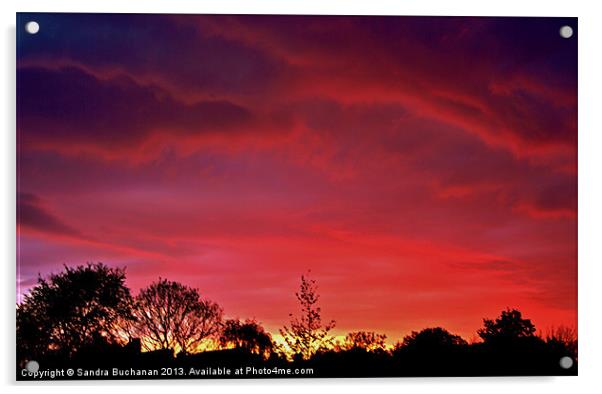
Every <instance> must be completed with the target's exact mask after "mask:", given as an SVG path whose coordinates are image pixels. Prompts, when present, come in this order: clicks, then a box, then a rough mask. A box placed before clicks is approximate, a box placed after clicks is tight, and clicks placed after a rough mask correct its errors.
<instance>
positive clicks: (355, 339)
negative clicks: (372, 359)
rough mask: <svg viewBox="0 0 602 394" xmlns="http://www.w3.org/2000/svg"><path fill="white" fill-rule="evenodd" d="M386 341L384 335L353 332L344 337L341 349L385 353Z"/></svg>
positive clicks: (370, 332) (371, 332)
mask: <svg viewBox="0 0 602 394" xmlns="http://www.w3.org/2000/svg"><path fill="white" fill-rule="evenodd" d="M386 339H387V336H386V335H385V334H378V333H375V332H373V331H354V332H350V333H349V334H347V335H346V336H345V340H344V342H343V349H345V350H353V349H362V350H365V351H367V352H378V351H385V350H386V344H385V340H386Z"/></svg>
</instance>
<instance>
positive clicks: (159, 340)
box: [134, 279, 223, 353]
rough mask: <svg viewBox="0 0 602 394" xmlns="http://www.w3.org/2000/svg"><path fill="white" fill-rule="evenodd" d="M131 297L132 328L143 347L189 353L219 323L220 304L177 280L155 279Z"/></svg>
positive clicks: (213, 332)
mask: <svg viewBox="0 0 602 394" xmlns="http://www.w3.org/2000/svg"><path fill="white" fill-rule="evenodd" d="M135 301H136V302H135V308H134V311H135V316H136V318H137V320H136V324H135V329H134V331H135V333H136V334H137V335H138V336H139V337H140V338H141V340H142V344H143V346H144V347H145V348H146V349H147V350H154V349H172V350H174V351H178V350H179V351H181V352H183V353H189V352H191V351H194V350H196V349H197V348H198V346H199V345H200V344H201V342H202V341H203V340H205V339H207V338H209V337H212V336H214V335H215V334H217V333H218V332H219V330H220V327H221V320H222V314H223V311H222V308H221V307H220V306H219V305H218V304H216V303H214V302H212V301H209V300H202V299H201V298H200V295H199V292H198V290H197V289H194V288H191V287H188V286H185V285H183V284H181V283H178V282H172V281H168V280H166V279H159V280H158V281H157V282H154V283H152V284H151V285H149V286H148V287H146V288H144V289H142V290H140V294H138V296H137V297H136V300H135Z"/></svg>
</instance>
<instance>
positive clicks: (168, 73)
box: [17, 14, 284, 94]
mask: <svg viewBox="0 0 602 394" xmlns="http://www.w3.org/2000/svg"><path fill="white" fill-rule="evenodd" d="M33 18H35V20H37V21H38V22H39V23H40V26H42V28H41V29H40V32H39V33H38V34H36V35H35V37H32V36H30V35H27V34H20V35H19V36H18V37H17V52H18V53H19V56H18V59H19V61H27V60H31V59H39V58H51V59H54V60H57V59H60V60H71V61H75V62H78V63H83V64H85V65H88V66H91V67H117V68H120V69H121V70H125V71H127V72H129V73H132V74H134V75H137V76H151V77H158V78H159V79H161V80H164V81H166V82H167V83H169V84H170V85H173V86H176V87H178V88H182V89H186V90H193V91H203V92H206V93H214V94H220V93H223V92H235V93H257V92H261V91H264V90H265V89H266V87H268V86H269V85H270V84H271V83H272V82H273V80H274V78H275V76H277V75H278V74H279V73H280V72H282V68H283V67H284V66H283V64H282V63H281V62H279V61H277V60H275V59H273V58H271V57H268V56H266V55H265V54H264V53H263V52H262V51H260V50H257V49H256V48H253V47H250V46H247V45H245V44H242V43H240V42H236V41H232V40H227V39H224V38H222V37H218V36H215V35H203V34H201V33H200V30H199V29H198V28H196V27H195V26H191V25H190V24H183V23H179V22H178V18H177V17H176V16H172V15H135V14H18V21H17V23H18V24H19V25H21V24H22V23H23V24H24V23H26V22H27V21H28V20H32V19H33ZM201 27H202V26H201ZM18 30H20V29H18Z"/></svg>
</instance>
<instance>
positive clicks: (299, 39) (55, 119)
mask: <svg viewBox="0 0 602 394" xmlns="http://www.w3.org/2000/svg"><path fill="white" fill-rule="evenodd" d="M30 20H35V21H37V22H38V23H39V25H40V31H39V32H38V33H37V34H35V35H30V34H27V33H25V31H24V29H23V28H22V26H23V25H24V24H25V23H26V22H27V21H30ZM576 23H577V21H576V19H574V18H472V17H470V18H469V17H341V16H339V17H336V16H235V15H152V16H151V15H135V14H122V15H115V14H18V16H17V30H18V33H17V152H18V159H17V160H18V162H17V172H18V174H17V232H18V240H17V242H18V256H17V258H18V261H17V265H18V271H17V273H18V277H17V291H18V296H19V297H20V296H22V294H24V293H26V292H27V291H28V289H29V288H31V286H33V285H35V283H36V280H37V277H38V275H42V276H46V275H48V274H50V273H52V272H59V271H60V270H61V269H62V267H63V265H70V266H73V265H80V264H84V263H86V262H104V263H106V264H108V265H110V266H113V267H126V272H127V284H128V285H129V286H130V287H131V289H132V291H133V293H134V294H137V292H138V290H139V289H140V288H141V287H144V286H146V285H148V284H149V283H150V282H152V281H154V280H156V279H158V278H159V277H162V278H167V279H170V280H177V281H180V282H182V283H184V284H186V285H190V286H193V287H197V288H198V289H199V290H200V293H201V294H202V296H203V297H207V298H210V299H212V300H214V301H216V302H218V303H219V304H220V305H222V306H223V307H224V310H225V314H226V315H227V316H228V317H238V318H243V319H244V318H255V319H257V320H259V321H260V322H261V323H262V324H263V325H264V326H265V327H266V328H267V329H268V330H270V331H272V332H277V330H278V328H279V327H282V326H283V325H284V324H286V323H287V322H288V319H289V313H291V312H294V313H297V309H298V307H297V304H296V299H295V295H294V293H295V291H296V290H297V289H298V286H299V283H300V277H301V275H302V274H305V273H307V272H308V270H310V271H311V272H310V277H311V278H313V279H315V280H316V281H317V283H318V288H319V293H320V295H321V298H320V305H321V307H322V314H323V318H324V319H325V320H326V321H329V320H330V319H334V320H336V329H335V333H337V334H344V333H346V332H349V331H354V330H371V331H377V332H382V333H385V334H387V335H388V337H389V338H390V340H395V339H398V338H401V337H403V335H406V334H408V333H409V332H410V331H412V330H419V329H422V328H426V327H433V326H443V327H445V328H447V329H448V330H450V331H451V332H453V333H456V334H460V335H462V336H464V337H465V338H466V339H471V338H473V337H475V332H476V330H477V329H478V328H479V327H481V326H482V319H483V318H485V317H488V318H493V317H496V316H498V315H499V313H500V311H501V310H503V309H505V308H507V307H510V308H518V309H520V310H521V311H523V313H524V314H525V315H526V317H528V318H531V319H532V320H533V321H534V323H535V325H536V327H537V328H540V329H542V330H545V329H546V328H550V327H553V326H559V325H566V326H572V327H576V324H577V37H576V35H577V34H575V35H574V36H573V37H572V38H570V39H565V38H562V37H560V35H559V34H558V30H559V28H560V27H561V26H562V25H565V24H568V25H571V26H572V27H573V29H574V31H575V33H577V25H576Z"/></svg>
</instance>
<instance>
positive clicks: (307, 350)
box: [280, 275, 335, 359]
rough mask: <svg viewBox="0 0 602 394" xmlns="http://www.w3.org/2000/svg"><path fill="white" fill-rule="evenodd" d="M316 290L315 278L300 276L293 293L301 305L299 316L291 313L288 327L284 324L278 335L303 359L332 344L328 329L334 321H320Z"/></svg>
mask: <svg viewBox="0 0 602 394" xmlns="http://www.w3.org/2000/svg"><path fill="white" fill-rule="evenodd" d="M317 290H318V288H317V285H316V281H315V280H313V279H307V278H306V277H305V276H304V275H302V276H301V286H300V288H299V292H297V293H295V296H296V297H297V300H298V301H299V304H300V305H301V317H299V318H297V317H294V316H293V314H292V313H291V314H290V315H289V316H290V318H291V322H290V327H288V326H284V327H283V328H282V329H280V335H282V338H283V339H284V341H285V342H286V344H287V346H288V347H289V349H290V351H291V352H292V353H293V354H294V355H295V356H296V357H302V358H303V359H309V358H311V357H312V356H313V355H314V354H316V353H318V352H322V351H325V350H327V349H329V348H331V347H333V345H334V338H333V337H332V336H331V335H330V330H332V329H333V328H334V326H335V321H334V320H331V321H330V322H329V323H327V324H323V323H322V310H321V309H320V307H318V305H317V304H318V300H319V298H320V296H319V295H318V292H317Z"/></svg>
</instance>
